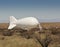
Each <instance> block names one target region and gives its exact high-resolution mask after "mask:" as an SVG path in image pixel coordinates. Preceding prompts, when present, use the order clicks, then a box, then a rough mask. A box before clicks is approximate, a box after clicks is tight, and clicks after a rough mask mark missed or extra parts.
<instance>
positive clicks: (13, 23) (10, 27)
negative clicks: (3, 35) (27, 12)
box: [8, 16, 17, 29]
mask: <svg viewBox="0 0 60 47" xmlns="http://www.w3.org/2000/svg"><path fill="white" fill-rule="evenodd" d="M16 21H17V20H16V18H15V17H13V16H10V23H9V27H8V29H12V28H14V27H15V26H16Z"/></svg>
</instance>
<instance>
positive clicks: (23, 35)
mask: <svg viewBox="0 0 60 47" xmlns="http://www.w3.org/2000/svg"><path fill="white" fill-rule="evenodd" d="M41 25H42V27H43V30H42V31H40V32H38V31H39V29H38V28H33V29H31V30H30V31H26V30H22V29H20V28H14V29H12V30H8V29H7V27H8V24H6V23H1V24H0V47H60V23H41Z"/></svg>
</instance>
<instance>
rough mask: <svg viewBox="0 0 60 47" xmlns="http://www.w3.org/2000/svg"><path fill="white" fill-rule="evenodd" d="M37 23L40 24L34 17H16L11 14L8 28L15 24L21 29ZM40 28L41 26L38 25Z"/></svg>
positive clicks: (34, 25)
mask: <svg viewBox="0 0 60 47" xmlns="http://www.w3.org/2000/svg"><path fill="white" fill-rule="evenodd" d="M37 25H39V26H40V23H39V22H38V20H37V19H36V18H35V17H26V18H22V19H18V20H17V19H16V18H15V17H13V16H10V24H9V27H8V29H12V28H14V27H15V26H18V27H20V28H22V29H29V28H34V27H36V26H37ZM40 28H41V26H40Z"/></svg>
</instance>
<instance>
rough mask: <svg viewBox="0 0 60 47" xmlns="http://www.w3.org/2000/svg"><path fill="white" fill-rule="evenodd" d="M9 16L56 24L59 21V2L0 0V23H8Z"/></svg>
mask: <svg viewBox="0 0 60 47" xmlns="http://www.w3.org/2000/svg"><path fill="white" fill-rule="evenodd" d="M10 16H14V17H16V18H17V19H19V18H24V17H36V18H37V19H38V20H39V21H40V22H52V21H55V22H57V21H60V20H59V19H60V0H0V22H8V21H9V17H10ZM55 19H57V20H55Z"/></svg>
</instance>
